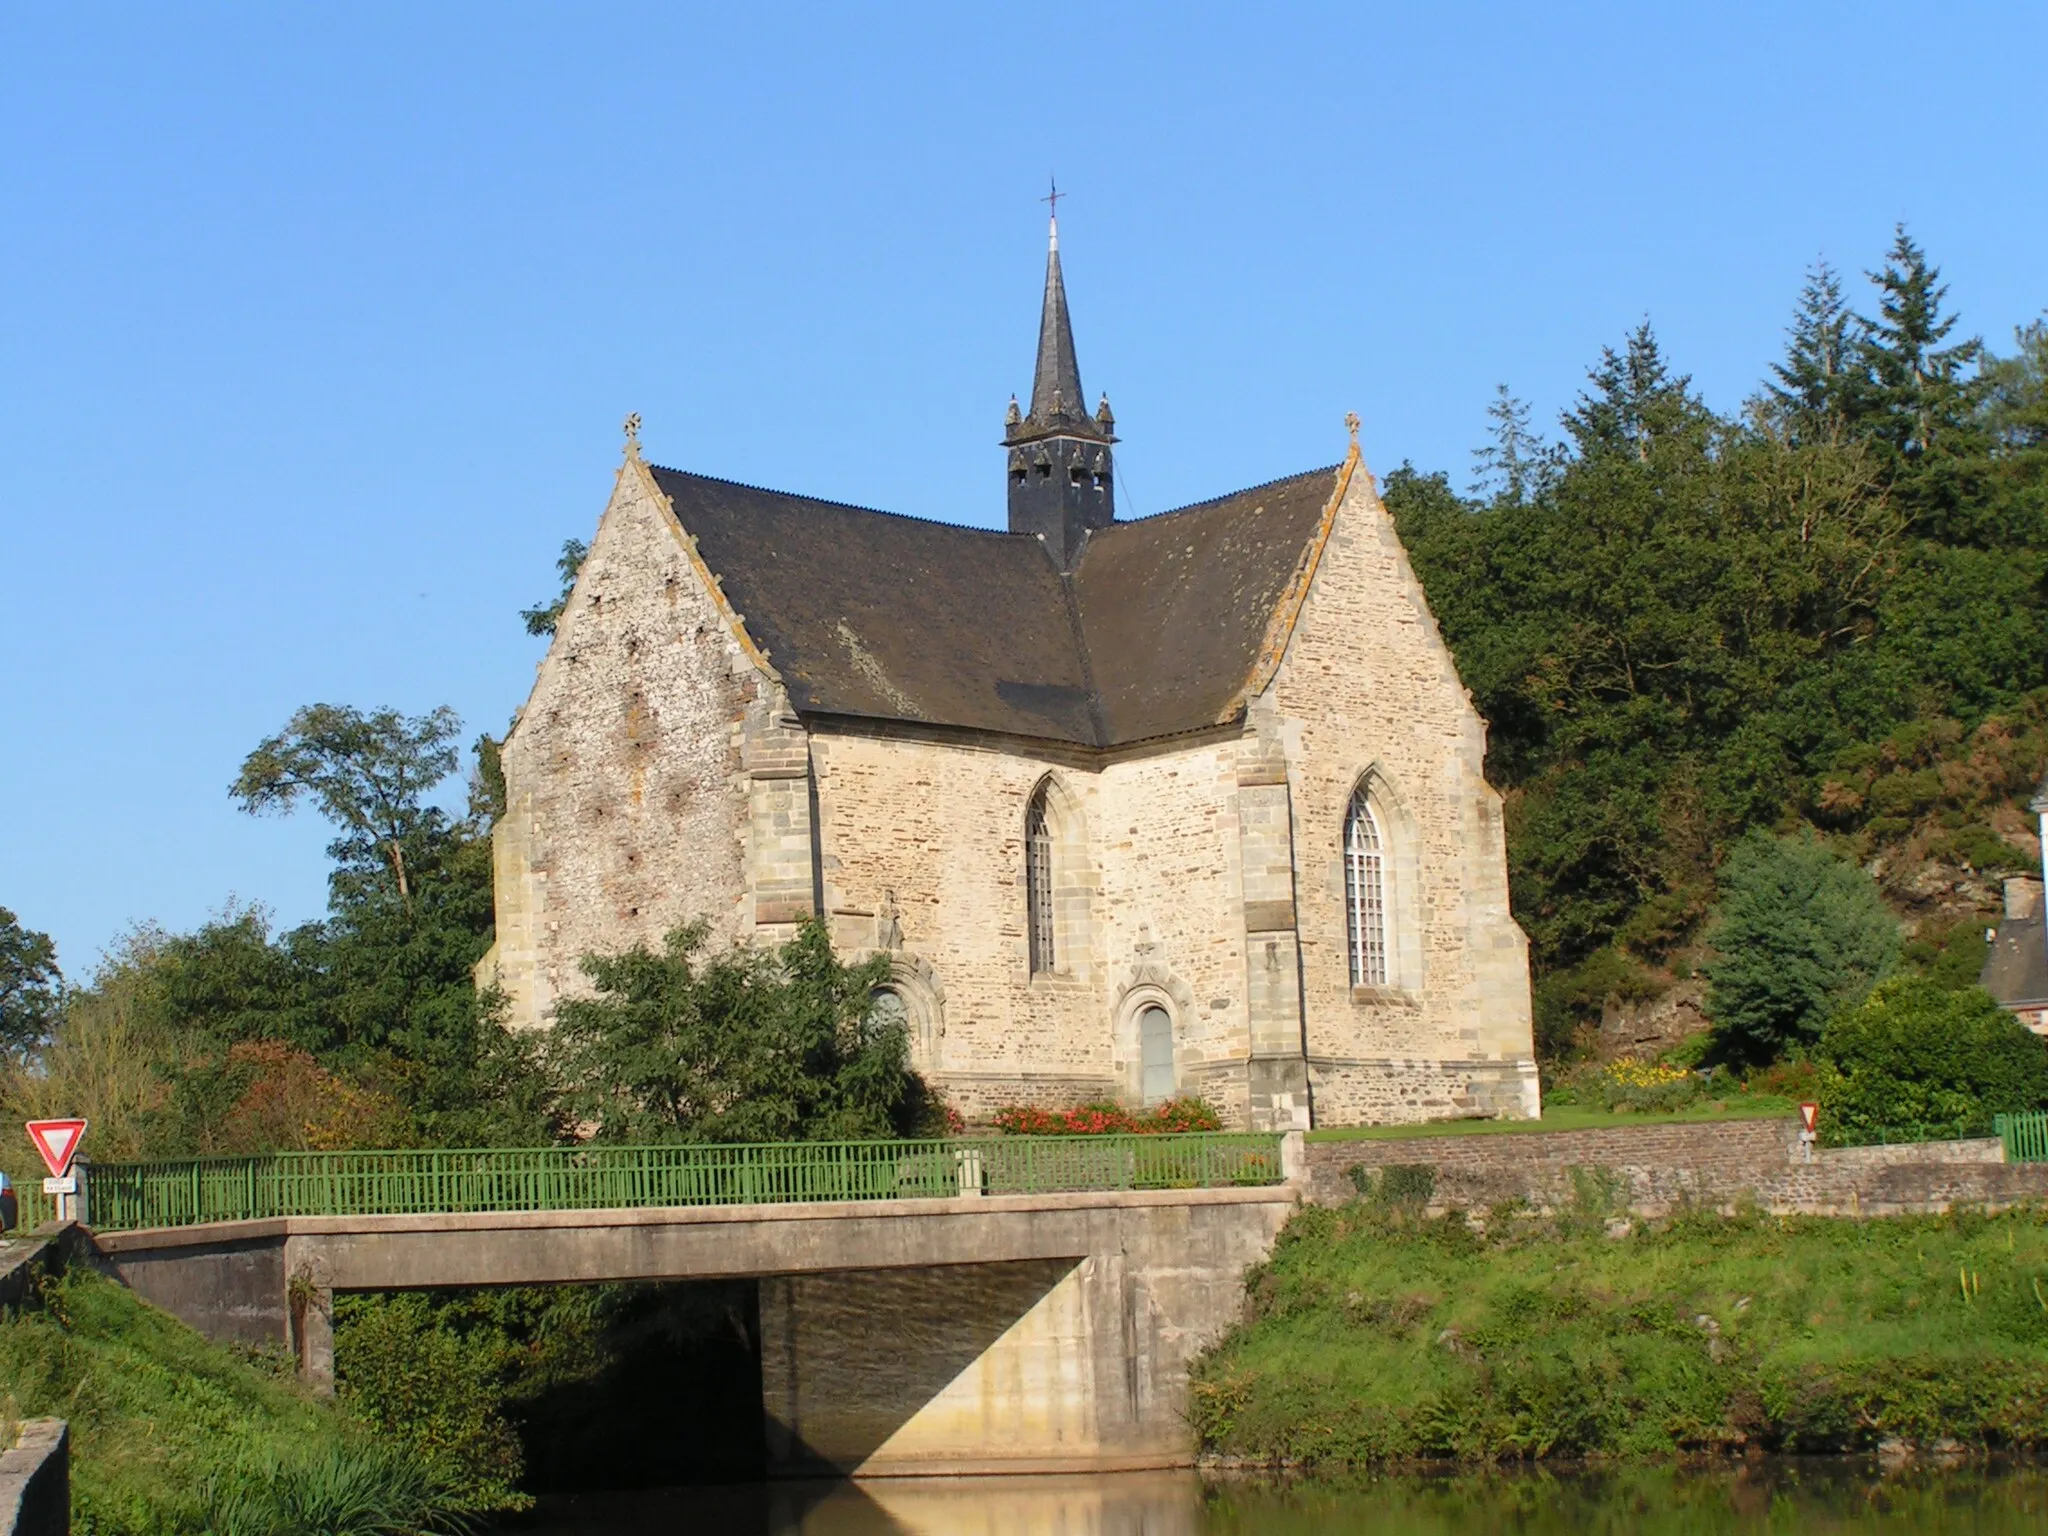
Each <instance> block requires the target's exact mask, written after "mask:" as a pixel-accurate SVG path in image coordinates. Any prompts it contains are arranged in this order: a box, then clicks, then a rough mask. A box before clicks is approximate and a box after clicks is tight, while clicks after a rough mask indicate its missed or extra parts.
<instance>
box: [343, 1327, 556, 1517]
mask: <svg viewBox="0 0 2048 1536" xmlns="http://www.w3.org/2000/svg"><path fill="white" fill-rule="evenodd" d="M337 1310H338V1313H339V1315H338V1317H337V1319H336V1321H337V1323H338V1324H339V1326H338V1327H337V1329H336V1345H337V1348H336V1351H335V1367H336V1375H337V1377H338V1378H339V1380H338V1387H339V1395H340V1398H341V1402H342V1404H343V1406H345V1407H346V1408H347V1409H348V1410H349V1411H350V1412H351V1413H352V1414H354V1415H355V1416H356V1417H357V1418H359V1419H361V1420H362V1421H363V1422H365V1423H367V1424H369V1425H370V1426H371V1427H373V1428H374V1429H375V1430H376V1431H377V1432H378V1433H379V1435H380V1436H383V1437H385V1438H386V1439H387V1440H388V1441H389V1442H391V1443H393V1444H395V1445H398V1446H402V1447H403V1448H404V1451H405V1455H406V1459H407V1460H408V1462H409V1463H411V1464H412V1465H415V1466H418V1467H420V1468H422V1469H424V1471H425V1472H426V1473H427V1474H428V1475H430V1476H431V1478H432V1479H433V1481H434V1484H435V1486H437V1487H439V1488H442V1489H445V1490H446V1491H447V1493H448V1495H449V1497H450V1498H451V1499H452V1501H453V1502H454V1503H455V1504H456V1505H457V1506H458V1507H460V1508H463V1509H467V1510H478V1511H491V1510H501V1509H517V1508H520V1507H521V1506H522V1505H523V1503H524V1502H525V1500H524V1498H523V1496H522V1495H521V1494H520V1493H519V1492H518V1483H519V1476H520V1472H521V1470H522V1464H521V1457H520V1449H519V1440H518V1437H517V1436H516V1435H515V1434H514V1433H513V1431H512V1427H511V1426H510V1425H509V1424H508V1423H507V1422H506V1421H505V1417H504V1413H503V1411H502V1397H503V1391H502V1388H503V1380H504V1377H505V1376H506V1375H507V1374H508V1365H509V1362H507V1361H505V1360H503V1359H501V1358H498V1354H499V1351H498V1349H496V1348H494V1345H495V1344H496V1343H497V1341H495V1340H493V1339H491V1338H490V1337H488V1336H483V1337H469V1336H465V1335H463V1334H461V1333H458V1332H455V1331H452V1330H449V1329H445V1328H442V1327H440V1326H437V1323H438V1318H437V1312H436V1309H435V1307H434V1306H433V1304H432V1302H431V1300H430V1298H428V1297H427V1296H424V1295H421V1294H418V1293H416V1292H415V1293H406V1294H400V1295H395V1296H352V1297H349V1298H347V1299H345V1300H344V1301H343V1302H342V1303H341V1304H340V1307H339V1308H338V1309H337Z"/></svg>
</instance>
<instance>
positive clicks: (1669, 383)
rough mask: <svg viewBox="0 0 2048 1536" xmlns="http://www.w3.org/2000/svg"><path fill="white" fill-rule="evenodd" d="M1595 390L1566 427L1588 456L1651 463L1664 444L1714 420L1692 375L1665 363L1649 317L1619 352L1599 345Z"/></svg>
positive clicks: (1583, 397)
mask: <svg viewBox="0 0 2048 1536" xmlns="http://www.w3.org/2000/svg"><path fill="white" fill-rule="evenodd" d="M1586 377H1587V380H1588V381H1589V382H1590V383H1591V384H1592V386H1593V387H1592V389H1590V390H1584V391H1581V392H1580V395H1579V403H1578V404H1577V405H1576V406H1575V407H1573V408H1572V409H1571V410H1569V411H1567V412H1565V414H1564V427H1565V430H1566V431H1567V432H1569V433H1570V434H1571V436H1572V441H1573V442H1574V443H1575V444H1576V445H1577V447H1578V450H1579V454H1580V456H1581V457H1583V458H1587V459H1598V458H1606V457H1611V456H1613V455H1617V454H1620V455H1626V456H1628V457H1630V458H1634V459H1636V460H1639V461H1641V462H1644V463H1647V462H1648V461H1649V458H1650V455H1651V452H1652V450H1653V449H1654V448H1655V447H1656V446H1657V445H1658V444H1659V443H1662V442H1666V441H1672V440H1677V439H1681V438H1684V437H1686V436H1688V435H1690V434H1692V433H1695V432H1697V431H1699V430H1700V429H1702V428H1704V427H1706V426H1708V425H1710V424H1711V422H1712V420H1713V418H1712V416H1711V415H1710V414H1709V413H1708V411H1707V408H1706V407H1705V405H1703V404H1702V403H1701V402H1700V401H1699V400H1697V399H1695V398H1694V397H1693V395H1692V392H1691V391H1692V379H1691V377H1690V375H1687V374H1677V375H1674V374H1673V373H1672V372H1671V370H1670V369H1669V368H1667V367H1665V365H1664V353H1663V350H1662V349H1661V348H1660V347H1659V346H1658V345H1657V336H1656V333H1655V332H1654V331H1653V330H1651V328H1650V322H1649V321H1648V320H1645V321H1644V322H1643V323H1642V324H1641V325H1639V326H1637V327H1636V328H1635V329H1634V330H1633V331H1631V332H1629V335H1628V339H1627V341H1625V342H1624V343H1623V344H1622V350H1621V351H1620V352H1616V351H1615V350H1614V348H1612V347H1602V348H1601V349H1600V362H1599V365H1598V366H1597V367H1595V368H1593V369H1591V370H1590V371H1588V373H1587V375H1586Z"/></svg>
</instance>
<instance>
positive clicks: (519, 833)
mask: <svg viewBox="0 0 2048 1536" xmlns="http://www.w3.org/2000/svg"><path fill="white" fill-rule="evenodd" d="M1350 426H1351V438H1350V444H1349V448H1348V451H1347V452H1345V454H1344V455H1343V457H1342V459H1341V461H1340V462H1338V463H1336V464H1333V465H1330V466H1328V467H1326V468H1319V469H1310V470H1307V471H1305V472H1302V473H1299V474H1292V475H1287V476H1284V477H1282V478H1280V479H1276V480H1272V481H1269V482H1267V483H1265V484H1263V485H1256V486H1252V487H1250V488H1248V489H1245V490H1240V491H1233V492H1231V493H1230V494H1228V495H1224V496H1219V497H1217V498H1216V499H1214V500H1212V501H1205V502H1201V503H1199V504H1197V505H1194V506H1189V507H1183V508H1181V509H1180V510H1178V511H1173V512H1165V513H1160V514H1157V515H1154V516H1149V517H1143V518H1138V519H1132V520H1123V521H1120V520H1119V519H1118V518H1117V516H1116V466H1115V445H1116V442H1117V436H1116V421H1115V418H1114V417H1113V416H1112V415H1111V412H1110V408H1109V402H1108V400H1107V398H1106V397H1104V398H1102V399H1101V400H1100V402H1099V403H1098V404H1097V405H1096V407H1095V408H1094V409H1093V410H1092V411H1091V410H1090V409H1089V408H1088V406H1087V404H1086V397H1085V396H1084V395H1083V393H1082V388H1081V374H1080V365H1079V362H1078V359H1077V356H1076V353H1075V348H1074V334H1073V325H1072V321H1071V319H1070V317H1069V314H1068V308H1067V293H1066V285H1065V280H1064V278H1063V275H1062V272H1061V266H1060V252H1059V230H1058V224H1057V221H1056V220H1055V221H1054V222H1053V225H1052V228H1051V234H1050V240H1049V249H1048V253H1047V259H1046V274H1045V295H1044V306H1043V310H1042V313H1041V317H1040V324H1039V333H1038V354H1037V363H1036V370H1035V373H1034V375H1033V378H1032V385H1031V394H1030V405H1029V408H1028V409H1025V408H1021V407H1020V406H1019V405H1018V403H1017V402H1016V401H1015V400H1014V399H1012V401H1011V403H1010V408H1009V412H1008V415H1007V417H1006V419H1005V422H1004V426H1003V435H1002V439H1001V449H1002V461H1001V462H1002V467H1001V475H1002V479H1001V482H1000V483H1001V485H1002V487H1003V491H1004V494H1005V495H1006V497H1007V504H1008V524H1007V529H1006V531H995V530H990V529H983V528H976V527H966V526H957V525H954V524H951V523H943V522H931V521H926V520H923V519H920V518H914V517H905V516H899V515H895V514H892V513H888V512H880V511H872V510H869V509H866V508H861V507H852V506H845V505H842V504H840V503H837V502H832V501H827V500H822V499H819V498H816V497H812V496H805V495H799V494H794V493H791V492H786V491H773V490H763V489H760V488H757V487H754V486H749V485H739V484H735V483H733V482H730V481H726V480H720V479H715V478H713V477H711V476H708V475H702V474H695V473H690V472H687V471H683V470H675V469H665V468H661V467H659V466H656V465H654V464H651V463H648V462H646V461H645V460H644V459H643V458H642V456H641V451H640V447H639V443H638V425H637V421H630V422H629V424H628V434H627V443H626V451H625V458H624V462H623V463H622V465H621V466H620V468H619V470H618V474H617V478H616V481H615V484H614V486H613V490H612V494H611V499H610V501H609V503H608V504H607V505H606V507H605V510H604V513H603V515H602V517H601V518H600V520H599V522H598V526H597V530H596V532H595V534H594V535H593V536H592V538H591V540H590V548H589V554H588V556H587V557H586V558H585V560H584V562H583V566H582V569H581V571H580V572H579V573H578V575H577V577H576V580H575V584H574V588H573V590H572V592H571V593H570V595H569V597H568V600H567V604H566V606H565V607H564V609H563V611H562V614H561V618H560V621H559V624H558V626H557V629H556V633H555V636H554V639H553V642H552V644H551V645H550V646H549V648H548V652H547V655H546V656H545V658H544V659H543V660H542V661H541V663H540V666H539V669H538V673H537V676H536V680H535V683H534V686H533V691H532V694H531V696H530V697H529V698H528V700H527V703H526V705H525V707H524V708H523V709H522V710H521V712H520V714H519V717H518V720H517V722H516V723H515V725H514V727H513V729H512V731H511V733H510V735H509V736H508V737H507V739H506V741H505V744H504V752H503V761H504V770H505V781H506V789H507V809H506V812H505V814H504V816H503V817H502V818H501V819H500V821H499V823H498V826H497V829H496V832H495V834H494V838H495V841H494V861H495V880H496V896H497V939H496V943H495V944H494V946H493V947H492V949H491V952H490V953H489V954H488V955H487V956H485V958H484V960H483V962H482V963H481V965H480V966H479V977H480V980H482V981H484V982H485V983H494V984H496V985H498V986H500V987H501V988H503V990H504V992H505V995H506V996H507V998H508V1000H509V1007H510V1012H511V1022H512V1023H513V1024H514V1025H516V1026H522V1027H546V1026H547V1024H548V1023H549V1021H550V1018H551V1016H552V1012H553V1009H554V1006H555V1003H556V1000H557V999H558V998H560V997H562V996H564V995H567V994H573V993H574V992H575V991H576V990H577V989H579V988H582V987H586V986H587V985H588V983H587V981H586V980H585V978H584V977H583V975H582V973H581V971H580V969H579V966H578V961H579V959H580V957H582V956H583V955H586V954H590V953H607V952H615V951H618V950H621V949H625V948H628V947H630V946H632V945H634V944H636V943H645V944H648V945H650V946H659V944H660V943H661V941H662V939H663V937H664V935H665V934H667V933H668V932H669V931H670V930H671V929H673V928H675V927H677V926H678V925H680V924H683V923H685V922H690V921H694V920H700V919H701V920H704V921H707V922H708V923H709V924H710V925H711V929H712V933H713V942H714V943H719V944H723V943H733V942H738V943H749V944H774V943H779V942H781V941H783V940H785V939H787V938H788V937H790V936H791V935H792V934H793V933H794V932H795V931H796V927H797V925H798V924H799V923H801V922H803V921H804V920H805V919H808V918H810V917H813V916H816V917H818V918H820V919H822V920H823V922H824V923H825V924H826V925H827V929H828V931H829V933H830V934H831V937H832V940H833V943H834V945H835V947H836V948H837V949H838V950H839V952H840V953H841V954H842V955H844V956H846V957H848V958H865V957H868V956H871V955H874V954H878V953H883V954H887V955H888V956H889V957H890V964H891V976H890V980H889V982H888V983H887V985H886V986H885V987H884V988H883V989H882V990H881V992H880V993H878V995H877V997H876V1001H875V1006H876V1007H877V1009H878V1010H882V1011H883V1012H885V1013H887V1014H889V1015H893V1016H896V1017H900V1018H901V1019H902V1021H903V1022H904V1024H905V1025H906V1027H907V1030H908V1034H909V1038H910V1042H911V1054H912V1059H913V1062H914V1064H915V1066H916V1067H917V1068H918V1070H919V1071H920V1072H922V1073H923V1074H924V1075H925V1076H926V1078H927V1079H928V1080H930V1081H931V1082H933V1083H934V1084H936V1085H937V1086H939V1087H940V1088H942V1089H943V1090H944V1091H945V1093H946V1094H947V1095H948V1097H949V1099H950V1100H951V1102H952V1103H953V1104H954V1105H955V1106H957V1107H958V1108H959V1109H960V1110H961V1111H962V1112H963V1113H964V1114H965V1115H966V1116H967V1117H968V1119H969V1121H970V1122H974V1121H977V1120H984V1119H986V1117H987V1116H989V1115H990V1114H992V1113H994V1112H995V1111H996V1110H998V1109H1000V1108H1002V1107H1004V1106H1006V1105H1016V1104H1033V1105H1042V1106H1046V1107H1061V1106H1065V1105H1069V1104H1075V1103H1082V1102H1087V1101H1090V1100H1101V1099H1110V1098H1113V1099H1118V1100H1121V1101H1123V1102H1125V1103H1128V1104H1130V1105H1132V1106H1142V1105H1148V1104H1156V1103H1158V1102H1161V1101H1163V1100H1165V1099H1168V1098H1172V1097H1180V1096H1200V1097H1201V1098H1203V1099H1205V1100H1207V1101H1208V1102H1209V1103H1211V1104H1212V1105H1214V1106H1215V1107H1216V1108H1217V1109H1218V1110H1219V1111H1220V1112H1221V1113H1222V1114H1223V1116H1224V1118H1225V1121H1226V1122H1227V1123H1229V1124H1231V1125H1235V1126H1239V1127H1246V1128H1253V1129H1289V1128H1295V1127H1308V1126H1312V1125H1348V1124H1363V1123H1378V1122H1393V1121H1408V1120H1420V1119H1435V1118H1448V1117H1459V1116H1504V1117H1526V1116H1533V1115H1535V1114H1537V1113H1538V1098H1537V1077H1536V1065H1535V1061H1534V1056H1533V1050H1532V1044H1531V1032H1530V997H1529V968H1528V951H1527V944H1526V941H1525V939H1524V937H1523V935H1522V932H1521V929H1520V928H1519V927H1518V926H1517V924H1516V923H1515V920H1514V918H1513V917H1512V916H1511V915H1510V912H1509V909H1508V881H1507V860H1506V848H1505V834H1504V827H1503V823H1502V815H1501V801H1500V797H1499V796H1498V795H1497V794H1496V793H1495V792H1494V790H1493V789H1492V788H1491V787H1490V786H1489V785H1488V784H1487V782H1486V779H1485V776H1484V772H1483V765H1484V758H1485V748H1486V727H1485V722H1483V721H1482V720H1481V719H1480V718H1479V715H1478V714H1477V712H1476V711H1475V710H1474V708H1473V705H1472V701H1471V698H1470V696H1469V695H1468V694H1467V692H1466V691H1465V689H1464V687H1463V685H1462V684H1461V683H1460V681H1459V679H1458V675H1457V671H1456V668H1455V667H1454V665H1453V663H1452V659H1451V655H1450V652H1449V650H1448V649H1447V648H1446V647H1445V645H1444V642H1443V639H1442V637H1441V636H1440V635H1439V633H1438V631H1437V628H1436V624H1435V621H1434V620H1433V619H1432V617H1431V615H1430V611H1429V606H1428V603H1427V601H1426V599H1425V597H1424V594H1423V591H1422V588H1421V585H1420V584H1419V583H1418V582H1417V580H1416V577H1415V573H1414V571H1413V570H1412V569H1411V568H1410V566H1409V563H1408V559H1407V555H1406V553H1405V551H1404V550H1403V548H1402V545H1401V541H1400V539H1399V537H1398V536H1397V535H1396V532H1395V529H1394V525H1393V522H1392V520H1391V518H1390V517H1389V516H1388V514H1387V511H1386V508H1385V507H1384V506H1383V505H1382V504H1381V502H1380V499H1379V496H1378V493H1377V488H1376V486H1375V484H1374V480H1373V476H1372V474H1371V472H1370V471H1369V470H1368V469H1367V468H1366V466H1365V464H1364V462H1363V460H1362V459H1361V457H1360V454H1359V449H1358V441H1357V422H1356V420H1355V419H1353V420H1352V421H1351V423H1350ZM990 481H991V486H990V488H991V494H992V495H993V493H994V491H995V488H996V484H997V481H996V475H995V466H994V465H993V464H992V465H991V475H990Z"/></svg>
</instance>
